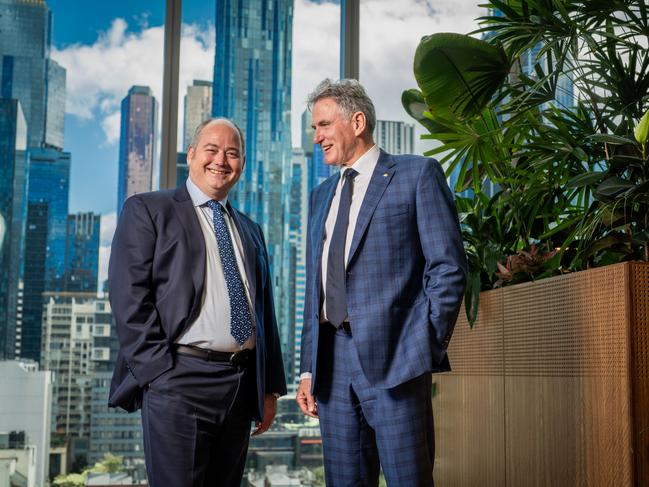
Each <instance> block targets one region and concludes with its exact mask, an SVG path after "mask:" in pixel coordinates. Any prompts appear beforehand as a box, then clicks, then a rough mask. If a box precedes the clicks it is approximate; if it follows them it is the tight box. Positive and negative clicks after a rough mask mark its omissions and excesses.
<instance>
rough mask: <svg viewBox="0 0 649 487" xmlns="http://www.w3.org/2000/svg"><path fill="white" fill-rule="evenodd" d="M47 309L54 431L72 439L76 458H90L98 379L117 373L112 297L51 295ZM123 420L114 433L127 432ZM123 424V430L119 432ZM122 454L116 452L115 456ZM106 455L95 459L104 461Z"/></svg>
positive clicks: (45, 344)
mask: <svg viewBox="0 0 649 487" xmlns="http://www.w3.org/2000/svg"><path fill="white" fill-rule="evenodd" d="M45 296H46V299H47V302H46V304H45V305H44V306H43V349H42V354H43V357H42V364H43V367H45V368H47V369H48V370H51V371H53V372H54V374H55V381H54V385H53V392H52V396H53V398H52V401H53V407H52V428H53V430H54V431H55V432H56V433H58V434H59V435H61V436H64V437H66V438H69V439H70V440H72V441H71V442H72V444H73V445H75V448H76V449H77V451H75V452H73V456H76V457H78V456H79V455H82V456H86V455H87V456H88V457H90V456H91V455H90V453H91V451H92V448H93V429H92V428H93V421H95V423H96V422H97V421H99V420H100V416H101V415H99V417H97V418H93V417H92V415H93V408H94V406H95V405H96V401H97V400H98V399H101V404H102V406H103V408H104V409H108V406H107V405H106V402H107V397H108V392H107V390H106V391H103V390H102V391H101V392H102V397H101V398H99V397H98V391H97V389H96V378H97V376H98V375H99V376H102V374H103V375H106V374H107V373H109V371H112V368H113V365H114V363H115V358H116V356H117V350H118V344H117V338H116V334H115V333H114V324H113V318H112V314H111V310H110V304H109V302H108V299H107V298H98V297H97V296H96V295H95V294H94V293H68V292H60V293H46V295H45ZM118 425H119V422H117V423H111V426H112V431H113V434H122V430H121V428H120V427H119V426H118ZM116 426H117V430H119V431H115V429H116ZM112 453H116V452H112ZM101 457H103V453H102V454H101V455H99V456H98V457H93V459H94V460H95V461H96V460H100V459H101Z"/></svg>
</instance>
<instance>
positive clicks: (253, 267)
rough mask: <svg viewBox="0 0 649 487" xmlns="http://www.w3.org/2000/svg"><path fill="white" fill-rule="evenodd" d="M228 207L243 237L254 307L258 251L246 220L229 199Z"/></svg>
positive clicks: (244, 257) (244, 254)
mask: <svg viewBox="0 0 649 487" xmlns="http://www.w3.org/2000/svg"><path fill="white" fill-rule="evenodd" d="M227 207H228V213H229V214H230V216H231V217H232V221H233V222H234V226H235V227H237V231H238V232H239V238H241V245H242V246H243V261H244V264H243V267H244V268H245V271H246V276H247V278H248V284H249V286H250V301H251V302H252V305H253V307H254V306H255V295H256V291H257V251H256V247H255V242H254V240H253V238H252V235H251V234H250V230H249V228H248V226H247V225H244V222H243V220H242V219H241V218H240V217H239V214H238V212H237V210H235V209H234V208H232V205H231V204H230V202H229V201H228V204H227Z"/></svg>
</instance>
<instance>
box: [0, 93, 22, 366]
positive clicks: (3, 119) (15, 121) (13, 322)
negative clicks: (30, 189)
mask: <svg viewBox="0 0 649 487" xmlns="http://www.w3.org/2000/svg"><path fill="white" fill-rule="evenodd" d="M26 145H27V126H26V124H25V117H24V116H23V113H22V110H21V108H20V102H19V101H18V100H7V99H0V174H2V177H0V275H1V276H3V277H2V279H0V359H12V358H14V354H15V348H16V343H15V337H16V328H17V320H18V311H19V310H18V307H19V303H18V292H19V283H20V279H21V262H22V260H23V251H24V248H23V245H24V242H25V240H24V234H25V220H26V218H27V194H26V191H27V170H28V160H27V153H26Z"/></svg>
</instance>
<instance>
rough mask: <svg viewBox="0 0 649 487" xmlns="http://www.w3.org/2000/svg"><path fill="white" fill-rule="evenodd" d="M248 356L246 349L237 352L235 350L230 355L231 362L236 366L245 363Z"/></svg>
mask: <svg viewBox="0 0 649 487" xmlns="http://www.w3.org/2000/svg"><path fill="white" fill-rule="evenodd" d="M246 357H247V351H246V350H239V351H237V352H234V353H233V354H232V355H230V364H231V365H236V366H239V365H243V364H244V362H245V361H246Z"/></svg>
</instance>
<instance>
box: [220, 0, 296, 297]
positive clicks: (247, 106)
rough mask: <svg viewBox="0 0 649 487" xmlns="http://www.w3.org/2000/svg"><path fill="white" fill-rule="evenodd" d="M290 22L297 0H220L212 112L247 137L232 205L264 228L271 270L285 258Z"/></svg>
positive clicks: (289, 159)
mask: <svg viewBox="0 0 649 487" xmlns="http://www.w3.org/2000/svg"><path fill="white" fill-rule="evenodd" d="M292 22H293V1H292V0H275V1H273V2H268V1H266V0H216V18H215V26H216V52H215V58H214V85H213V86H214V89H213V93H212V114H213V115H214V116H218V117H221V116H222V117H228V118H231V119H232V120H234V121H235V122H236V123H237V125H239V127H240V128H241V130H242V131H243V133H244V136H245V139H246V167H245V169H244V172H243V175H242V177H241V180H240V181H239V183H238V184H237V186H236V187H235V189H234V191H233V192H232V193H230V194H231V201H232V203H233V204H234V205H235V206H236V207H237V208H238V209H239V210H241V211H243V212H244V213H246V214H247V215H248V216H250V217H251V218H252V219H253V220H255V221H256V222H257V223H259V224H260V225H261V226H262V228H263V230H264V234H265V236H266V243H267V246H268V251H269V254H270V258H271V270H274V268H275V267H276V266H278V265H279V262H280V260H278V259H281V250H282V234H283V222H282V219H283V209H282V188H283V185H282V174H283V172H284V171H285V170H287V169H288V166H289V165H290V161H291V149H292V145H291V124H290V122H291V53H292V48H291V34H292ZM275 291H276V295H277V291H278V289H277V288H276V289H275ZM280 299H281V298H280ZM280 307H281V304H280Z"/></svg>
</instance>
